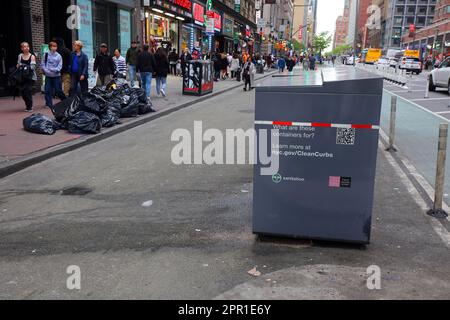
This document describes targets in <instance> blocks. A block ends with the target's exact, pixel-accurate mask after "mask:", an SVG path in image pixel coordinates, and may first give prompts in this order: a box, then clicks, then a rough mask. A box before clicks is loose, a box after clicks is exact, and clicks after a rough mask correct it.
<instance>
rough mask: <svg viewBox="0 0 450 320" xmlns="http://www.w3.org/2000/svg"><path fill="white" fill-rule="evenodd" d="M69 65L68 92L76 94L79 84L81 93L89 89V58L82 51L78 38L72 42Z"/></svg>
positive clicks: (81, 43)
mask: <svg viewBox="0 0 450 320" xmlns="http://www.w3.org/2000/svg"><path fill="white" fill-rule="evenodd" d="M70 66H71V67H70V84H71V87H70V94H71V95H74V94H77V93H78V86H80V89H81V93H85V92H87V91H88V90H89V83H88V79H89V71H88V70H89V59H88V56H87V55H86V54H85V53H84V52H83V42H81V41H79V40H77V41H75V42H74V44H73V52H72V57H71V64H70Z"/></svg>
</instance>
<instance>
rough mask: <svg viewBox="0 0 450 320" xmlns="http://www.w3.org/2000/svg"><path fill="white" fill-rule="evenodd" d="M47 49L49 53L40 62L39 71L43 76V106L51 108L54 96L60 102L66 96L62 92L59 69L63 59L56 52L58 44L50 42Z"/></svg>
mask: <svg viewBox="0 0 450 320" xmlns="http://www.w3.org/2000/svg"><path fill="white" fill-rule="evenodd" d="M48 48H49V50H50V51H49V52H48V53H46V54H45V55H44V58H43V59H42V61H41V69H42V71H43V73H44V75H45V105H46V106H47V107H49V108H52V107H53V96H54V95H55V94H56V96H57V97H58V98H59V99H61V101H62V100H65V99H66V95H65V94H64V92H63V90H62V83H61V69H62V67H63V59H62V57H61V55H60V54H59V53H58V52H57V50H58V44H57V43H56V42H53V41H52V42H50V43H49V45H48Z"/></svg>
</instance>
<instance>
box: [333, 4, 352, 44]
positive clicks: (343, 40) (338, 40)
mask: <svg viewBox="0 0 450 320" xmlns="http://www.w3.org/2000/svg"><path fill="white" fill-rule="evenodd" d="M349 13H350V2H349V0H346V1H345V4H344V13H343V15H342V16H339V17H338V18H337V19H336V29H335V32H334V40H333V49H334V48H336V47H338V46H342V45H345V44H347V36H348V19H349Z"/></svg>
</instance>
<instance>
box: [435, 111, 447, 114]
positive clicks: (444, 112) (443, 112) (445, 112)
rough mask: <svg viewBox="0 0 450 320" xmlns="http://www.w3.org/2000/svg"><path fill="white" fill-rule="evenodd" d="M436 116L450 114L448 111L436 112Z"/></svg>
mask: <svg viewBox="0 0 450 320" xmlns="http://www.w3.org/2000/svg"><path fill="white" fill-rule="evenodd" d="M436 113H437V114H447V113H450V111H438V112H436Z"/></svg>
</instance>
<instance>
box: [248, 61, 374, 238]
mask: <svg viewBox="0 0 450 320" xmlns="http://www.w3.org/2000/svg"><path fill="white" fill-rule="evenodd" d="M382 91H383V79H382V78H380V77H378V76H376V75H374V74H371V73H368V72H365V71H361V70H358V69H355V68H342V69H324V70H323V71H322V73H321V72H302V71H299V70H295V72H294V75H291V76H277V77H272V78H269V79H267V80H266V81H265V82H263V83H261V84H259V85H258V86H257V88H256V122H255V128H256V130H257V132H259V130H260V129H266V130H272V129H278V130H279V145H277V146H272V144H271V141H268V142H267V148H268V149H267V150H270V149H271V148H274V149H273V152H275V153H276V154H279V170H278V172H277V173H274V174H273V175H272V176H270V175H261V168H262V167H265V166H263V165H261V164H260V161H258V164H257V165H255V167H254V170H255V171H254V208H253V231H254V233H255V234H261V235H271V236H283V237H295V238H305V239H316V240H328V241H340V242H354V243H362V244H367V243H369V241H370V233H371V222H372V221H371V220H372V207H373V196H374V183H375V171H376V160H377V150H378V137H379V125H380V114H381V103H382ZM270 132H272V133H273V134H275V133H276V132H273V131H270ZM268 140H270V139H268ZM258 152H259V148H258ZM258 152H257V154H258Z"/></svg>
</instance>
